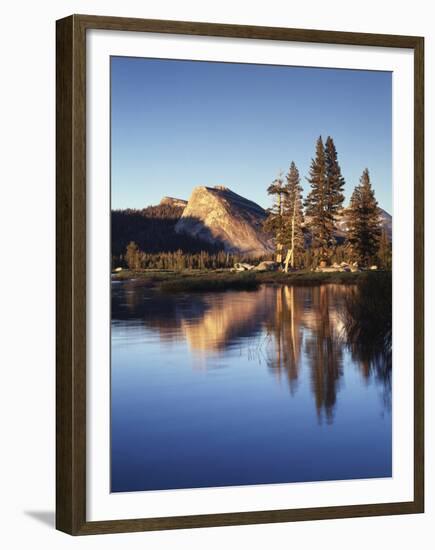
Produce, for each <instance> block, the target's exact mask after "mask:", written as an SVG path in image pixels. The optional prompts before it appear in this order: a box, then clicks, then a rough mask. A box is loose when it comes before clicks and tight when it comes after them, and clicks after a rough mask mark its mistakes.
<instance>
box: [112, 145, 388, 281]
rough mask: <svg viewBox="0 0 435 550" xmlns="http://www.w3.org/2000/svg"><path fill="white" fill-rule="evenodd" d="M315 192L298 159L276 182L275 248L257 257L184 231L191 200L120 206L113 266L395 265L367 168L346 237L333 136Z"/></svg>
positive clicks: (322, 150)
mask: <svg viewBox="0 0 435 550" xmlns="http://www.w3.org/2000/svg"><path fill="white" fill-rule="evenodd" d="M306 179H307V181H308V183H309V184H310V188H309V192H308V194H307V196H306V197H305V199H304V198H303V188H302V185H301V177H300V174H299V171H298V169H297V167H296V165H295V163H294V162H291V164H290V167H289V170H288V173H287V174H286V175H285V176H284V175H283V174H282V173H281V174H279V176H278V177H277V178H276V179H275V180H274V181H273V182H272V184H270V185H269V187H268V189H267V192H268V194H269V195H270V196H271V198H272V200H273V204H272V207H271V208H270V209H269V210H268V211H267V217H266V219H265V221H264V229H265V231H267V232H268V233H270V234H271V235H272V236H273V241H274V245H275V253H274V254H270V255H265V256H264V257H262V258H256V259H255V260H254V259H251V258H247V257H243V256H242V255H238V254H234V253H231V254H230V253H228V252H225V251H224V250H223V246H222V245H221V244H218V243H216V244H211V243H207V242H204V241H201V240H199V239H196V238H194V237H192V236H189V235H187V234H184V233H183V234H178V233H176V231H175V224H176V223H177V221H178V220H179V218H180V217H181V215H182V213H183V206H176V205H174V204H160V205H158V206H149V207H147V208H144V209H142V210H132V209H128V210H114V211H112V266H113V267H117V266H123V267H129V268H130V269H171V270H183V269H217V268H230V267H233V266H234V264H235V263H236V262H240V261H248V262H249V261H255V262H256V263H258V261H261V260H272V259H274V260H276V261H277V262H278V263H280V264H282V266H283V269H284V270H285V271H288V270H289V269H292V270H293V269H313V268H315V267H317V266H319V265H331V264H333V263H338V264H339V263H341V262H343V261H344V262H348V263H357V264H358V265H359V266H360V267H369V266H371V265H374V264H375V265H377V266H378V267H380V268H382V269H388V270H389V269H391V264H392V247H391V241H390V238H389V236H388V234H387V232H386V230H385V229H384V230H382V226H381V219H380V210H379V208H378V203H377V201H376V198H375V193H374V190H373V187H372V185H371V182H370V175H369V171H368V169H367V168H366V169H365V170H364V171H363V173H362V176H361V178H360V182H359V184H358V185H357V186H356V187H355V189H354V191H353V193H352V196H351V199H350V205H349V207H348V208H347V209H346V211H345V216H346V222H347V229H348V230H347V233H346V235H345V236H338V235H340V232H339V231H338V227H337V220H338V217H339V216H341V217H342V212H343V206H344V200H345V196H344V186H345V180H344V177H343V175H342V173H341V168H340V164H339V162H338V155H337V150H336V147H335V144H334V140H333V139H332V137H330V136H328V138H327V139H326V141H325V143H324V142H323V140H322V137H321V136H320V137H319V138H318V140H317V142H316V148H315V155H314V158H313V159H312V161H311V165H310V169H309V174H308V177H307V178H306Z"/></svg>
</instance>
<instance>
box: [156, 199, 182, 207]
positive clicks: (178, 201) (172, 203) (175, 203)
mask: <svg viewBox="0 0 435 550" xmlns="http://www.w3.org/2000/svg"><path fill="white" fill-rule="evenodd" d="M160 204H161V205H165V204H167V205H169V206H179V207H182V208H184V207H185V206H186V205H187V201H185V200H184V199H176V198H175V197H163V198H162V200H161V201H160Z"/></svg>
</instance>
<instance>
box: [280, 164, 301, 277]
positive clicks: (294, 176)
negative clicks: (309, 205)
mask: <svg viewBox="0 0 435 550" xmlns="http://www.w3.org/2000/svg"><path fill="white" fill-rule="evenodd" d="M286 181H287V182H286V185H285V186H284V197H283V231H282V244H283V245H284V246H285V247H287V248H288V252H287V257H286V263H285V270H286V271H288V264H289V263H290V264H291V266H292V268H293V267H294V266H295V263H296V261H298V263H300V259H301V255H302V254H303V252H304V233H303V229H302V225H303V221H304V214H303V210H302V186H301V181H300V177H299V171H298V169H297V168H296V165H295V163H294V162H292V163H291V165H290V169H289V172H288V174H287V175H286Z"/></svg>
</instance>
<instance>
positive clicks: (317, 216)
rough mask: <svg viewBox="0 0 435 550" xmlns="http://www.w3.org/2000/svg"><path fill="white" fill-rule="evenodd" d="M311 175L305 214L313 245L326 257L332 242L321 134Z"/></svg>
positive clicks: (312, 162) (312, 161)
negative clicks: (328, 218) (327, 214)
mask: <svg viewBox="0 0 435 550" xmlns="http://www.w3.org/2000/svg"><path fill="white" fill-rule="evenodd" d="M309 173H310V176H309V177H308V178H307V180H308V182H309V183H310V185H311V191H310V192H309V194H308V196H307V198H306V200H305V215H306V216H307V217H309V218H310V232H311V246H312V247H313V248H317V249H319V250H320V252H321V256H325V257H326V252H327V249H328V247H329V246H330V244H331V230H330V224H329V223H328V220H327V217H326V215H325V214H326V209H327V193H326V192H327V183H326V158H325V149H324V147H323V141H322V137H321V136H319V138H318V140H317V143H316V158H314V159H312V160H311V166H310V172H309Z"/></svg>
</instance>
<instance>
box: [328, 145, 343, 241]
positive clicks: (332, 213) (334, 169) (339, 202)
mask: <svg viewBox="0 0 435 550" xmlns="http://www.w3.org/2000/svg"><path fill="white" fill-rule="evenodd" d="M325 163H326V197H327V199H326V208H325V210H326V212H325V214H326V218H327V222H328V224H329V225H328V229H329V232H330V238H331V237H332V234H333V233H334V231H335V227H336V218H337V214H338V213H339V211H340V210H341V208H342V206H343V202H344V194H343V190H344V184H345V181H344V178H343V176H342V175H341V168H340V165H339V163H338V160H337V150H336V148H335V144H334V140H333V139H332V137H331V136H328V138H327V139H326V143H325Z"/></svg>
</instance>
